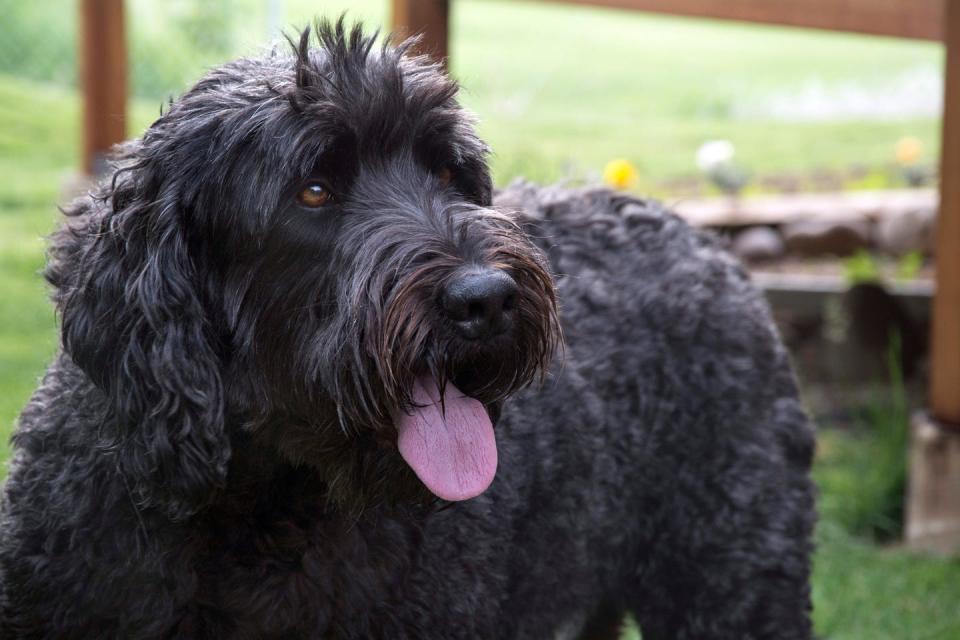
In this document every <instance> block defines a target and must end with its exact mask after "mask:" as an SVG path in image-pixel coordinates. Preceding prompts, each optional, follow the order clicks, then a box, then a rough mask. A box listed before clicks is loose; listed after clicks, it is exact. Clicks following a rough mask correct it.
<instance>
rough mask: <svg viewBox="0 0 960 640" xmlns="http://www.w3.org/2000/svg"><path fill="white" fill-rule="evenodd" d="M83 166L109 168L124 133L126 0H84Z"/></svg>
mask: <svg viewBox="0 0 960 640" xmlns="http://www.w3.org/2000/svg"><path fill="white" fill-rule="evenodd" d="M80 87H81V90H82V91H83V147H82V149H83V151H82V153H83V158H82V163H83V170H84V172H85V173H87V174H88V175H97V174H100V173H102V172H103V171H104V170H105V169H106V158H107V154H108V152H109V151H110V148H111V147H112V146H113V145H115V144H117V143H118V142H122V141H123V140H124V139H125V138H126V115H127V47H126V40H125V37H124V22H123V0H80Z"/></svg>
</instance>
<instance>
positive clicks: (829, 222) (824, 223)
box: [783, 217, 870, 256]
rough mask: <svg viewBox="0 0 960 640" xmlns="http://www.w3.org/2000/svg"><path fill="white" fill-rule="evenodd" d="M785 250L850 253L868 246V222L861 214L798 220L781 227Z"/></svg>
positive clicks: (805, 252) (798, 252) (813, 253)
mask: <svg viewBox="0 0 960 640" xmlns="http://www.w3.org/2000/svg"><path fill="white" fill-rule="evenodd" d="M783 240H784V242H785V243H786V245H787V250H788V251H790V252H791V253H796V254H800V255H805V256H817V255H834V256H849V255H851V254H853V253H855V252H856V251H857V250H858V249H864V248H867V247H869V246H870V224H869V223H868V222H867V221H866V220H864V219H862V218H849V217H846V218H841V217H838V218H833V219H829V218H822V219H819V220H798V221H797V222H791V223H789V224H786V225H784V227H783Z"/></svg>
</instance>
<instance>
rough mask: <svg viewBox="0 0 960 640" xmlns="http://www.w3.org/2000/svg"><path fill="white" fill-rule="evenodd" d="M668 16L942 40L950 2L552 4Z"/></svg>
mask: <svg viewBox="0 0 960 640" xmlns="http://www.w3.org/2000/svg"><path fill="white" fill-rule="evenodd" d="M554 1H556V2H567V3H571V4H590V5H596V6H604V7H615V8H618V9H634V10H637V11H651V12H655V13H668V14H673V15H682V16H691V17H700V18H719V19H722V20H741V21H746V22H762V23H767V24H778V25H784V26H790V27H808V28H813V29H828V30H831V31H852V32H856V33H867V34H872V35H880V36H896V37H901V38H919V39H924V40H941V39H942V38H943V6H944V4H945V3H952V0H554Z"/></svg>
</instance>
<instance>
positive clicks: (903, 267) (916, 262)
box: [897, 250, 924, 280]
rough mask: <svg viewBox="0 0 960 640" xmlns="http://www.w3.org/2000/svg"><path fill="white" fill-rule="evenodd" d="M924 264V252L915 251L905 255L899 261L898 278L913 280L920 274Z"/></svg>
mask: <svg viewBox="0 0 960 640" xmlns="http://www.w3.org/2000/svg"><path fill="white" fill-rule="evenodd" d="M923 262H924V258H923V252H921V251H916V250H914V251H910V252H907V253H905V254H903V255H902V256H900V259H899V260H898V261H897V278H899V279H900V280H913V279H914V278H916V277H917V275H918V274H919V273H920V269H921V268H922V267H923Z"/></svg>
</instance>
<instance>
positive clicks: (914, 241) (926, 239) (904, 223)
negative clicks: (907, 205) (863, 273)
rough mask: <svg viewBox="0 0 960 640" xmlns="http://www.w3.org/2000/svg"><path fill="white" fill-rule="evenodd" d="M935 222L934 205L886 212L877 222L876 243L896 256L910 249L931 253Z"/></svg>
mask: <svg viewBox="0 0 960 640" xmlns="http://www.w3.org/2000/svg"><path fill="white" fill-rule="evenodd" d="M936 222H937V210H936V208H935V207H920V208H916V209H908V210H906V211H898V212H896V213H893V212H891V213H888V214H887V215H884V216H882V217H881V218H880V220H879V221H878V222H877V244H878V245H879V247H880V248H881V249H882V250H883V251H885V252H887V253H891V254H893V255H897V256H899V255H903V254H905V253H909V252H911V251H920V252H922V253H924V254H930V253H933V242H934V230H935V227H936Z"/></svg>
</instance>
